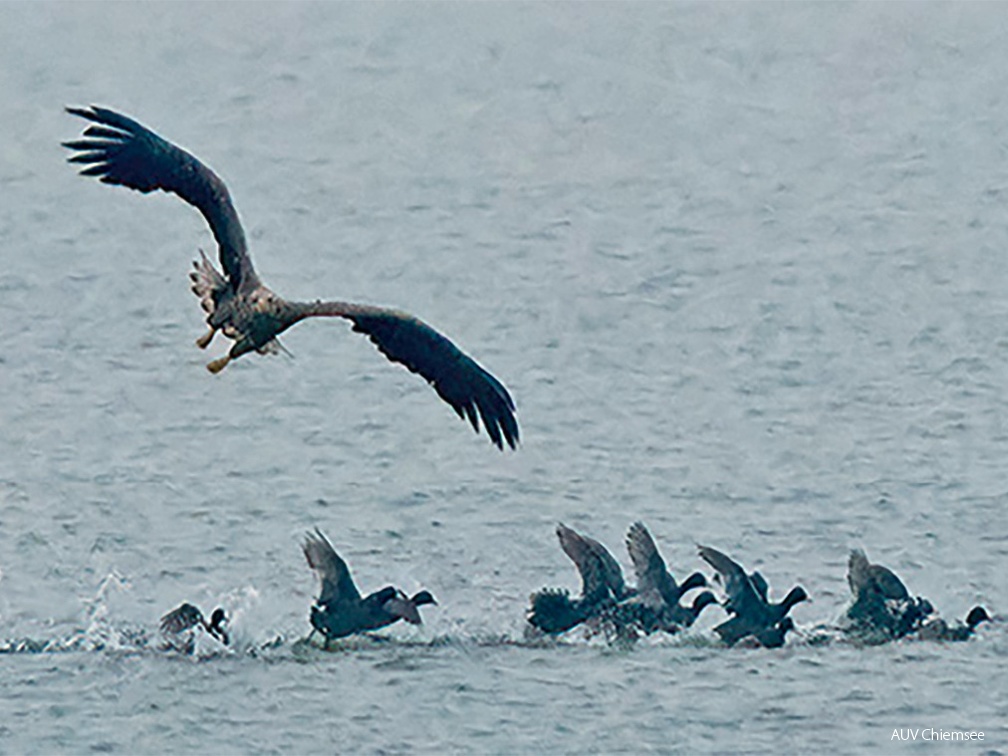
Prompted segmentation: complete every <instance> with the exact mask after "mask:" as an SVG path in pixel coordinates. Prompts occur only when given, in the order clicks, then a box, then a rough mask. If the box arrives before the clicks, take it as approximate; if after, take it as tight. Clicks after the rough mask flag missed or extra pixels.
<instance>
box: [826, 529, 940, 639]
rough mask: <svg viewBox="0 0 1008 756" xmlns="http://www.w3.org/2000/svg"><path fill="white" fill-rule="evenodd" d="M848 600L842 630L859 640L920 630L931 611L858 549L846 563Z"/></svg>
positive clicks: (893, 575)
mask: <svg viewBox="0 0 1008 756" xmlns="http://www.w3.org/2000/svg"><path fill="white" fill-rule="evenodd" d="M847 584H848V585H849V586H850V590H851V603H850V605H849V606H848V607H847V610H846V612H845V618H844V622H843V625H842V629H843V631H844V632H845V633H847V635H848V636H851V637H853V638H854V639H856V640H857V641H859V642H863V643H868V644H876V643H885V642H887V641H890V640H895V639H897V638H902V637H904V636H906V635H909V634H910V633H912V632H914V631H916V630H919V629H920V628H921V626H922V623H923V622H924V621H925V620H926V619H927V618H928V617H929V616H930V615H931V614H933V613H934V607H933V606H932V605H931V603H930V602H929V601H928V600H927V599H924V598H920V597H917V598H914V597H913V596H911V594H910V591H909V590H907V587H906V585H904V584H903V581H902V580H900V579H899V577H898V576H897V575H896V573H894V572H893V571H892V570H890V569H889V568H888V567H884V566H883V565H880V564H872V563H871V562H869V561H868V557H867V555H866V554H865V553H864V551H862V550H861V549H852V550H851V554H850V558H849V560H848V562H847Z"/></svg>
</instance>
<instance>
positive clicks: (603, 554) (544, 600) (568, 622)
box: [526, 522, 632, 633]
mask: <svg viewBox="0 0 1008 756" xmlns="http://www.w3.org/2000/svg"><path fill="white" fill-rule="evenodd" d="M556 533H557V538H558V539H559V541H560V548H562V549H563V552H564V553H565V554H566V555H567V556H568V557H569V558H570V560H571V561H572V562H574V566H575V567H577V570H578V573H579V574H580V575H581V595H580V597H578V598H576V599H572V598H571V597H570V594H569V593H568V592H567V591H565V590H560V589H551V588H547V589H544V590H542V591H539V592H538V593H534V594H532V596H531V597H530V603H531V606H530V608H529V610H528V613H527V614H526V619H527V620H528V622H529V624H530V625H532V626H533V627H536V628H538V629H539V630H542V631H543V632H545V633H562V632H565V631H567V630H570V629H571V628H572V627H574V626H575V625H578V624H580V623H582V622H585V621H586V620H588V619H589V618H591V617H594V616H599V615H600V614H601V612H602V611H603V610H604V609H606V608H608V607H611V606H613V605H615V604H616V602H618V601H621V600H623V599H625V598H627V597H628V596H630V595H632V592H631V591H630V590H629V589H628V588H627V586H626V582H625V581H624V579H623V570H622V568H621V567H620V565H619V562H617V561H616V558H615V557H613V555H612V554H611V553H610V552H609V550H608V549H607V548H606V547H605V546H603V545H602V544H601V543H599V542H598V541H596V540H595V539H594V538H589V537H588V536H585V535H582V534H580V533H578V532H577V531H575V530H573V529H571V528H568V527H567V526H566V525H564V524H563V523H562V522H561V523H559V524H557V528H556Z"/></svg>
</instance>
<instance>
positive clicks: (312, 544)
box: [301, 528, 437, 649]
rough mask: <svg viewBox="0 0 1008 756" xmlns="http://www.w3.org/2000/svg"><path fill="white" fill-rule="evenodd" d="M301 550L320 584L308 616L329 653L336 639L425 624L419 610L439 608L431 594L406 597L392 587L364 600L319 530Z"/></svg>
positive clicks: (341, 560) (310, 535)
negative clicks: (400, 623) (400, 625)
mask: <svg viewBox="0 0 1008 756" xmlns="http://www.w3.org/2000/svg"><path fill="white" fill-rule="evenodd" d="M301 549H302V550H303V551H304V555H305V559H306V560H307V561H308V566H309V567H311V568H312V569H313V570H315V573H316V574H317V575H318V577H319V583H320V584H321V590H320V591H319V597H318V599H317V600H316V602H315V604H314V605H313V606H312V608H311V614H310V615H309V616H310V619H311V624H312V635H314V633H315V632H316V631H318V632H320V633H321V634H322V637H323V638H324V639H325V648H327V649H328V648H329V642H330V641H331V640H333V639H335V638H345V637H346V636H348V635H354V634H355V633H363V632H367V631H368V630H378V629H380V628H383V627H386V626H388V625H391V624H393V623H395V622H398V621H399V620H405V621H406V622H408V623H410V624H411V625H420V624H423V620H422V619H421V618H420V611H419V607H421V606H423V605H424V604H437V601H435V600H434V597H433V596H432V595H431V594H430V591H419V592H418V593H416V594H414V595H413V596H407V595H406V594H405V593H403V592H402V591H401V590H399V589H398V588H396V587H394V586H391V585H390V586H386V587H385V588H382V589H381V590H380V591H375V592H374V593H372V594H369V595H368V596H364V597H361V595H360V591H359V590H357V586H356V584H355V583H354V580H353V578H352V577H351V576H350V568H349V567H347V563H346V562H344V561H343V559H342V558H341V557H340V555H339V554H337V553H336V549H334V548H333V547H332V544H331V543H329V541H328V539H327V538H326V537H325V536H324V535H322V531H321V530H319V529H318V528H316V529H315V532H314V533H308V534H307V535H306V536H305V542H304V544H303V545H302V547H301ZM310 637H311V636H309V638H310Z"/></svg>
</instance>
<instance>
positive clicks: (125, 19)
mask: <svg viewBox="0 0 1008 756" xmlns="http://www.w3.org/2000/svg"><path fill="white" fill-rule="evenodd" d="M0 91H2V93H3V95H4V98H3V99H4V102H3V109H4V116H3V119H2V123H3V139H2V140H0V187H2V188H0V197H2V201H0V250H2V251H0V255H2V268H0V292H2V293H0V323H2V326H0V333H2V334H3V340H4V348H3V350H2V352H0V391H2V397H3V401H2V402H0V502H2V503H0V638H3V639H6V640H4V641H3V643H4V644H6V645H5V646H4V647H5V648H7V649H8V650H10V651H17V650H21V651H23V652H22V653H8V654H3V655H0V697H2V698H0V706H2V711H3V715H2V717H0V751H2V752H5V753H15V752H29V753H54V752H61V753H67V752H75V753H76V752H88V751H109V752H115V753H138V752H150V753H154V752H163V751H166V750H170V751H175V752H184V751H190V752H191V751H207V752H211V753H213V752H236V753H239V752H241V753H246V752H247V753H278V752H279V753H302V752H304V753H308V752H311V753H332V752H421V753H427V752H443V751H451V752H509V753H510V752H543V751H547V752H579V751H588V752H639V751H643V750H653V751H659V752H682V753H694V752H698V751H699V752H727V751H746V752H760V753H770V752H772V753H781V752H784V753H788V752H807V751H812V750H823V749H828V750H830V751H834V752H846V753H864V752H879V751H885V752H895V753H901V752H921V753H929V754H930V753H977V752H983V751H988V750H1001V751H1003V750H1005V749H1006V748H1008V725H1006V722H1008V682H1006V680H1008V676H1006V674H1005V673H1006V671H1008V670H1006V666H1008V665H1006V663H1005V662H1006V656H1008V638H1006V634H1005V631H1004V629H1003V627H1004V626H1003V625H1001V624H997V623H995V624H994V625H993V626H989V627H987V628H986V629H985V630H984V631H983V632H981V633H980V635H979V637H977V638H975V639H974V640H972V641H971V642H969V643H965V644H957V645H941V644H925V643H920V642H916V643H910V642H907V643H899V644H894V645H891V646H886V647H879V648H868V649H858V648H853V647H850V646H838V645H832V646H823V647H820V646H812V645H809V644H807V643H803V642H802V636H801V635H799V636H794V637H792V639H791V642H790V643H789V645H788V646H787V647H785V648H783V649H780V650H775V651H766V650H764V651H742V650H725V649H720V648H717V647H716V645H715V644H714V643H713V642H712V641H711V632H710V628H711V626H712V625H713V624H715V623H716V622H717V621H718V620H719V618H720V617H721V616H723V615H722V614H721V613H720V610H717V609H712V610H708V612H707V613H706V614H705V616H704V617H703V619H702V621H701V622H700V623H699V627H698V628H696V629H695V630H694V631H693V632H691V633H690V634H689V635H688V636H687V637H686V638H685V639H668V638H664V639H657V638H655V639H650V640H648V641H646V642H642V643H640V644H637V645H636V646H635V647H632V648H611V647H608V646H607V645H606V644H605V643H604V642H600V641H599V639H591V640H585V639H584V638H583V637H582V636H580V635H578V634H576V633H575V634H572V635H571V637H568V638H565V639H563V640H562V641H561V642H559V643H555V644H545V645H542V644H533V645H528V644H524V643H522V638H523V625H524V618H523V616H524V609H525V607H526V605H527V601H528V595H529V593H530V592H532V591H534V590H537V589H539V588H541V587H543V586H557V587H566V588H569V589H571V590H572V591H575V592H576V591H577V589H578V579H577V575H576V572H575V571H574V568H573V566H572V565H571V564H570V563H569V562H568V561H567V560H566V558H565V557H564V555H563V554H562V552H561V551H560V549H559V548H558V546H557V543H556V538H555V535H554V533H553V529H554V526H555V523H556V522H557V521H560V520H562V521H564V522H566V523H568V524H569V525H571V526H573V527H575V528H577V529H579V530H582V531H584V532H587V533H589V534H591V535H593V536H594V537H596V538H598V539H599V540H601V541H603V542H604V543H606V544H608V545H609V546H610V547H612V549H613V550H614V552H615V553H616V554H617V555H618V556H619V558H620V559H621V560H622V561H623V562H624V565H626V566H628V560H627V557H626V554H625V551H624V549H623V547H622V540H623V534H624V533H625V531H626V528H627V526H628V525H629V524H630V523H631V522H632V521H634V520H636V519H642V520H643V521H644V522H646V523H647V524H648V526H649V527H650V529H651V531H652V533H653V534H654V536H655V538H656V540H657V541H658V544H659V546H660V548H661V549H662V550H663V552H664V555H665V557H666V559H667V561H668V562H669V563H670V566H671V567H672V569H673V570H675V571H676V572H677V573H683V574H684V573H685V572H687V571H691V570H693V569H697V568H700V567H701V563H700V562H699V560H698V559H697V557H696V555H695V544H696V543H698V542H699V543H707V544H710V545H713V546H716V547H718V548H721V549H723V550H725V551H728V552H730V553H732V554H734V555H735V556H736V557H738V558H739V559H740V560H741V561H742V562H743V563H744V564H746V566H748V567H750V568H756V567H758V568H759V569H760V570H761V571H762V572H763V574H765V575H766V576H767V578H768V579H769V581H770V583H771V587H772V590H773V591H774V593H775V594H776V595H778V596H779V595H782V594H783V592H785V591H786V590H787V589H788V588H789V587H790V586H791V585H793V584H795V583H801V584H802V585H804V586H805V587H806V588H807V589H808V590H809V592H810V593H811V594H812V596H813V602H812V603H807V604H801V605H799V606H798V607H797V608H796V609H795V611H794V612H793V616H794V617H795V619H796V621H797V622H798V624H799V626H800V627H804V628H808V627H810V626H812V625H815V624H817V623H820V622H830V621H832V620H834V619H835V618H836V617H837V616H838V615H839V614H840V613H841V612H842V610H843V607H844V604H845V602H846V600H847V597H848V589H847V585H846V580H845V569H846V559H847V554H848V552H849V550H850V549H851V548H852V547H863V548H865V549H866V550H867V552H868V554H869V556H870V557H872V558H873V559H875V560H876V561H880V562H883V563H885V564H887V565H888V566H890V567H892V568H893V569H894V570H896V571H897V572H898V573H899V574H900V575H901V576H902V577H903V578H904V580H905V581H906V582H907V583H908V584H909V586H910V587H911V590H913V591H914V593H916V594H920V595H924V596H927V597H928V598H929V599H930V600H931V601H932V602H933V603H934V604H936V606H938V608H939V609H940V610H941V611H942V613H943V615H945V616H947V617H950V618H951V617H961V616H963V615H964V614H965V612H966V610H967V609H968V608H969V607H970V606H971V605H973V604H975V603H983V604H985V605H986V606H988V607H990V608H991V609H992V610H993V611H995V612H1006V611H1008V586H1006V582H1005V574H1006V571H1008V528H1006V517H1005V514H1004V511H1005V505H1006V503H1008V479H1006V475H1005V464H1006V463H1005V460H1006V459H1008V404H1006V402H1005V396H1006V391H1005V387H1006V386H1008V335H1006V334H1008V320H1006V315H1008V298H1006V297H1005V295H1004V292H1005V291H1006V290H1008V263H1006V261H1008V257H1006V255H1008V252H1006V250H1008V15H1006V12H1005V7H1004V6H1003V5H997V4H977V5H967V4H955V5H942V4H932V3H929V4H914V5H901V4H888V3H887V4H871V5H854V4H830V5H827V4H808V5H804V4H784V5H777V4H744V5H734V4H701V5H687V4H659V3H649V4H640V5H631V4H627V3H620V4H603V3H593V4H576V5H568V4H559V3H555V4H553V3H551V4H547V3H537V4H518V3H511V4H436V5H420V4H416V5H414V4H409V5H407V4H315V3H296V4H295V3H291V4H283V5H274V4H266V3H257V4H241V5H232V4H224V3H218V4H212V5H195V4H183V3H172V4H161V5H155V4H137V5H134V4H118V3H116V4H113V3H77V4H67V5H62V4H41V3H39V4H34V3H32V4H28V3H25V4H11V3H5V4H3V5H0ZM90 103H97V104H103V105H107V106H110V107H114V108H117V109H119V110H122V111H124V112H126V113H129V114H131V115H133V116H134V117H136V118H137V119H139V120H141V121H142V122H144V123H146V124H148V125H149V126H151V127H152V128H154V129H156V130H157V131H159V133H161V134H162V135H164V136H166V137H167V138H169V139H172V140H174V141H175V142H176V143H179V144H181V145H183V146H184V147H186V148H188V149H190V150H191V151H193V152H194V153H195V154H197V155H199V156H200V157H201V158H202V159H204V160H205V161H206V162H207V163H208V164H210V165H211V166H213V167H214V168H215V169H216V170H217V171H218V172H219V173H220V174H221V175H223V176H224V178H225V179H226V180H227V182H228V185H229V187H230V188H231V192H232V195H233V196H234V198H235V201H236V203H237V206H238V209H239V212H240V213H241V215H242V218H243V219H244V222H245V225H246V230H247V232H248V234H249V237H250V242H251V245H252V254H253V257H254V259H255V262H256V264H257V266H258V269H259V271H260V273H261V275H262V276H263V278H264V280H266V281H267V282H268V283H269V284H270V285H271V286H273V287H274V288H275V289H276V290H277V291H278V292H280V293H282V294H285V295H288V296H291V297H295V298H311V297H316V296H321V297H339V298H344V299H357V300H361V301H366V302H373V303H378V304H386V305H393V306H396V307H400V308H402V309H405V310H408V311H410V312H414V313H416V314H418V315H420V316H421V317H423V318H424V319H425V320H427V321H428V322H430V323H432V324H434V325H435V326H436V327H438V328H440V329H441V330H443V331H444V332H445V333H447V334H448V335H449V336H451V337H452V338H453V339H454V340H455V341H456V342H457V343H458V344H459V345H461V346H462V347H463V348H464V349H466V350H467V351H468V352H469V353H470V354H472V355H473V356H474V357H475V358H476V359H477V360H479V361H480V362H481V363H483V364H484V365H486V366H487V367H488V368H489V369H490V370H491V371H493V372H494V373H495V374H496V375H497V376H499V377H500V378H501V379H502V380H503V381H504V382H505V383H506V385H507V386H508V387H509V388H510V390H511V392H512V393H513V395H514V397H515V399H516V401H517V404H518V408H519V420H520V422H521V427H522V434H523V443H522V446H521V448H520V449H519V450H518V451H517V452H515V453H509V454H500V453H498V452H497V451H496V450H495V449H494V448H493V447H492V446H491V445H490V443H489V442H488V441H487V439H486V437H485V436H482V435H481V436H475V435H473V433H472V432H471V430H470V429H469V428H467V427H466V426H465V425H463V424H462V423H461V422H459V421H458V420H457V419H456V418H455V416H454V414H453V413H452V411H451V409H450V408H449V407H447V405H445V404H443V403H442V402H440V401H438V399H437V397H436V396H435V395H434V393H433V392H432V391H431V390H430V389H429V388H428V387H427V386H425V384H424V383H423V381H422V380H420V379H418V378H417V377H416V376H414V375H411V374H409V373H408V372H406V371H405V370H403V369H402V368H400V367H398V366H395V365H392V364H390V363H388V362H386V361H385V360H384V359H383V358H382V357H381V356H380V355H379V354H377V352H376V351H375V350H374V348H373V347H372V346H371V345H370V344H369V343H368V342H367V340H366V339H363V338H361V337H360V336H358V335H355V334H352V333H351V332H350V331H349V329H348V328H346V327H345V326H344V325H343V324H341V323H335V322H324V323H307V324H304V325H301V326H299V327H297V328H295V329H293V330H292V331H291V332H289V334H288V335H287V336H286V337H285V339H284V341H285V344H286V346H287V347H288V348H289V349H290V351H291V352H292V353H293V354H294V357H293V358H288V357H282V356H281V357H269V358H267V357H258V356H255V355H253V356H249V357H246V358H243V359H242V360H240V361H238V362H237V363H235V364H233V365H232V366H231V367H229V368H228V369H227V370H226V371H225V372H224V373H223V374H221V375H219V376H212V375H210V374H209V373H208V372H207V371H206V370H205V369H204V367H203V365H204V363H205V362H206V361H207V360H208V359H210V358H211V357H213V356H217V355H219V354H221V353H222V351H223V349H224V346H223V343H222V342H218V343H215V344H214V346H213V347H212V348H211V350H210V353H209V354H207V353H203V352H201V351H200V350H198V349H197V348H196V347H195V346H194V345H193V340H194V339H195V338H196V337H197V336H199V335H200V334H201V333H202V332H203V325H202V322H201V321H202V318H201V312H200V310H199V307H198V305H197V303H196V301H195V299H194V298H193V297H192V295H191V294H190V293H189V291H188V281H187V279H186V272H187V270H188V267H189V264H190V260H191V259H192V258H193V256H194V255H195V254H196V250H197V248H200V247H202V248H204V249H207V250H212V248H213V241H212V239H211V237H210V235H209V233H208V231H207V229H206V227H205V226H204V224H203V221H202V219H201V218H200V217H199V215H198V214H197V213H196V212H195V211H194V210H192V209H191V208H189V207H186V206H184V205H183V204H182V203H181V202H179V201H178V200H177V199H175V198H174V197H168V196H166V195H163V194H156V195H150V196H143V195H139V194H135V193H132V192H129V191H127V190H125V189H121V188H109V187H106V186H103V185H101V184H99V183H98V182H96V181H94V180H92V179H84V178H78V177H76V176H75V175H74V171H73V170H72V167H71V166H68V165H67V164H66V163H65V162H64V159H65V157H66V154H65V150H63V149H62V148H61V147H60V146H59V142H60V141H61V140H67V139H73V138H76V135H77V134H79V133H80V129H81V126H82V124H81V122H79V120H78V119H75V118H72V117H71V116H69V115H67V114H65V113H64V112H62V107H63V106H64V105H68V104H69V105H87V104H90ZM315 526H318V527H320V528H321V529H322V530H323V531H325V532H326V533H327V534H328V535H329V537H330V539H331V540H332V541H333V543H334V545H335V546H336V548H337V549H338V550H339V551H340V552H341V553H342V554H343V556H344V557H346V559H347V560H348V562H349V563H350V565H351V568H352V569H353V572H354V575H355V577H356V579H357V582H358V584H359V585H360V586H361V587H362V589H364V590H369V589H376V588H378V587H380V586H382V585H385V584H387V583H389V582H392V583H394V584H397V585H401V586H403V587H404V588H405V589H407V590H416V589H418V588H419V587H421V586H423V587H426V588H429V589H430V590H431V591H432V592H433V593H434V594H435V595H436V596H437V597H438V599H439V601H440V606H438V607H427V608H426V610H425V624H424V625H423V626H422V627H420V628H409V627H394V628H390V629H389V630H387V631H385V632H384V633H383V635H384V636H385V637H386V638H388V639H390V641H389V642H387V643H378V642H368V641H359V642H351V643H349V644H347V645H346V646H344V647H342V648H341V649H340V650H339V651H337V652H332V653H325V652H323V651H321V650H318V649H314V648H311V647H308V646H306V645H305V644H304V643H303V642H302V641H301V639H303V638H304V637H305V636H306V635H307V634H308V630H309V626H308V622H307V611H308V607H309V605H310V604H311V602H312V599H313V597H314V595H315V593H316V591H317V586H316V582H315V577H314V575H313V574H312V573H311V571H310V570H309V569H308V567H307V565H306V564H305V562H304V558H303V556H302V554H301V552H300V542H301V538H302V536H303V533H304V532H305V531H306V530H307V529H309V528H313V527H315ZM183 600H189V601H193V602H196V603H197V604H199V605H201V606H203V607H204V609H207V610H209V609H210V608H212V607H213V606H215V605H217V604H221V605H224V606H226V607H227V608H228V610H229V611H230V612H231V613H232V615H233V621H232V632H233V635H234V641H235V642H234V644H233V646H232V648H231V649H230V650H229V651H227V652H226V653H224V654H220V653H214V651H213V649H205V648H203V647H202V646H201V648H200V649H199V653H197V654H196V656H194V657H184V656H179V655H177V654H171V653H160V652H157V651H155V650H153V649H150V648H145V647H143V644H142V643H138V642H133V641H135V640H136V639H137V638H141V639H142V638H143V637H146V636H145V635H144V634H145V633H153V632H154V631H155V629H156V626H157V621H158V618H159V617H160V616H161V614H162V613H164V612H165V611H167V610H168V609H170V608H172V607H173V606H175V605H176V604H178V603H179V602H181V601H183ZM131 639H132V641H131ZM264 644H265V645H267V646H268V647H267V648H262V646H263V645H264ZM33 649H34V650H35V651H40V650H41V652H36V653H28V651H30V650H33ZM895 728H904V729H905V728H935V729H945V730H953V729H960V730H982V731H983V732H984V733H985V740H984V742H983V743H976V742H974V743H972V744H968V745H967V744H961V743H944V744H940V745H939V744H935V743H933V742H932V743H923V742H921V741H920V740H917V741H914V742H911V743H900V742H896V741H893V740H892V739H891V738H892V733H893V730H894V729H895Z"/></svg>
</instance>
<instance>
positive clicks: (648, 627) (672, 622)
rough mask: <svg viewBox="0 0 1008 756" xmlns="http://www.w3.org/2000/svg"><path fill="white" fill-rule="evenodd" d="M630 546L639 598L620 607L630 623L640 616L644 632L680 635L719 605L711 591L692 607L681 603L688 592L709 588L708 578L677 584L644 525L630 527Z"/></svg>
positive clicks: (694, 577) (697, 576) (695, 576)
mask: <svg viewBox="0 0 1008 756" xmlns="http://www.w3.org/2000/svg"><path fill="white" fill-rule="evenodd" d="M626 547H627V552H628V553H629V554H630V560H631V561H632V562H633V565H634V571H635V573H636V574H637V595H636V596H634V597H632V598H629V599H628V600H626V601H625V602H623V603H622V604H620V605H619V607H618V608H617V611H618V612H619V613H620V614H622V615H623V616H624V618H625V619H627V620H629V619H630V618H632V617H635V616H636V622H637V624H639V625H640V626H641V629H642V630H644V632H646V633H651V632H654V631H655V630H659V629H660V630H665V631H666V632H676V631H678V630H680V629H681V628H685V627H689V626H690V625H692V624H693V623H694V622H695V621H696V618H697V617H698V616H699V614H700V612H701V611H703V609H704V607H706V606H709V605H711V604H713V603H716V599H715V598H714V594H713V593H711V592H710V591H704V592H703V593H700V594H699V595H698V596H697V597H696V598H695V599H694V601H693V603H692V604H691V605H689V606H682V605H681V604H680V603H679V600H680V598H681V597H682V596H683V594H685V593H686V592H687V591H689V590H692V589H693V588H702V587H704V586H706V585H707V579H706V578H705V577H704V576H703V575H702V574H701V573H699V572H694V573H693V574H691V575H690V576H689V577H687V578H686V579H685V580H684V581H683V582H682V584H681V585H680V584H677V583H676V581H675V578H674V577H673V576H672V573H671V572H669V570H668V568H667V567H666V566H665V560H664V559H663V558H662V556H661V554H660V553H659V552H658V547H657V546H656V545H655V542H654V539H653V538H652V537H651V533H650V532H648V529H647V528H646V527H645V526H644V524H643V523H641V522H635V523H634V524H633V525H631V526H630V529H629V530H628V531H627V537H626Z"/></svg>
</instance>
